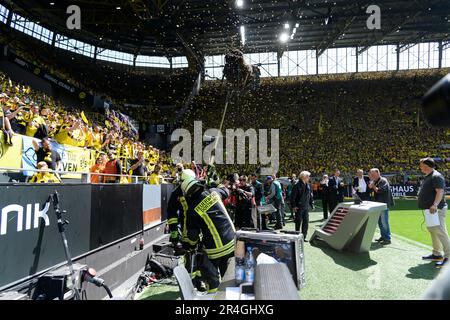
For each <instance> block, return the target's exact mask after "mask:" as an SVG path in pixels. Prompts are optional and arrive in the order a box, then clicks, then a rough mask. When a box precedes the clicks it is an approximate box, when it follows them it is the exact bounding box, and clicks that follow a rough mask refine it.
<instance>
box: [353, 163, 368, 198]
mask: <svg viewBox="0 0 450 320" xmlns="http://www.w3.org/2000/svg"><path fill="white" fill-rule="evenodd" d="M369 183H370V179H369V177H367V176H365V175H364V171H362V170H361V169H359V170H358V171H357V172H356V177H355V178H354V179H353V194H355V193H356V194H357V195H358V196H359V197H360V198H361V200H363V201H367V200H370V189H369V187H368V186H369Z"/></svg>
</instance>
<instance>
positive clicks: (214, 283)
mask: <svg viewBox="0 0 450 320" xmlns="http://www.w3.org/2000/svg"><path fill="white" fill-rule="evenodd" d="M181 189H182V191H183V194H184V197H185V199H186V203H187V205H188V210H187V215H186V217H187V222H186V228H187V229H186V235H187V238H188V239H189V243H191V244H198V245H200V246H201V247H202V250H203V251H204V252H205V253H206V256H207V257H208V260H209V262H210V263H209V265H207V266H203V268H204V269H208V270H209V272H208V275H205V277H208V279H207V284H208V285H209V288H208V292H216V291H217V289H218V287H219V285H220V280H219V279H220V277H219V275H220V276H221V277H223V276H224V274H225V272H226V270H227V268H228V259H229V258H231V257H233V256H234V247H235V241H234V236H235V229H234V225H233V222H232V221H231V218H230V216H229V215H228V212H227V210H226V209H225V206H224V205H223V202H222V200H224V199H226V198H228V197H229V195H230V193H229V191H228V188H226V187H224V186H223V185H219V186H217V188H210V189H207V188H206V186H205V185H204V184H202V183H201V182H200V181H198V180H197V179H196V178H195V177H191V176H189V177H186V179H184V180H183V182H182V184H181Z"/></svg>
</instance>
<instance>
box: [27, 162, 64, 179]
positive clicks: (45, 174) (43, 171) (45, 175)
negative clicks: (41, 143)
mask: <svg viewBox="0 0 450 320" xmlns="http://www.w3.org/2000/svg"><path fill="white" fill-rule="evenodd" d="M37 168H38V170H39V171H38V172H36V173H35V174H34V175H33V176H32V177H31V178H30V180H29V181H28V182H29V183H60V182H61V180H60V179H59V178H58V177H57V176H56V175H55V174H54V173H52V172H49V169H48V166H47V163H46V162H45V161H41V162H39V163H38V164H37Z"/></svg>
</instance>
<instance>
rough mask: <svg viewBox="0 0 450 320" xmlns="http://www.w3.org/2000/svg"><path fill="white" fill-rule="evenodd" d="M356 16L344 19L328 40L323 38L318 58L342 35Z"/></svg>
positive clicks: (318, 50)
mask: <svg viewBox="0 0 450 320" xmlns="http://www.w3.org/2000/svg"><path fill="white" fill-rule="evenodd" d="M355 19H356V16H353V17H351V18H350V19H347V20H345V21H344V23H343V26H342V27H337V30H336V31H335V32H334V33H333V35H332V36H331V37H330V38H329V39H328V41H325V40H323V41H322V42H321V43H320V44H319V46H318V47H317V58H319V57H320V56H321V55H322V54H323V53H324V52H325V50H327V49H328V48H329V47H330V46H331V45H332V44H333V43H334V42H335V41H336V40H337V39H338V38H339V36H340V35H342V34H343V33H344V32H345V31H346V30H347V29H348V28H349V27H350V26H351V24H352V23H353V21H355Z"/></svg>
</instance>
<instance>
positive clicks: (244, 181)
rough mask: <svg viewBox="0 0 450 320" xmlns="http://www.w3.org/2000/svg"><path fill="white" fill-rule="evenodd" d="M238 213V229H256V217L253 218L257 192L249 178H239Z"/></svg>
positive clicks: (237, 192) (237, 193) (236, 214)
mask: <svg viewBox="0 0 450 320" xmlns="http://www.w3.org/2000/svg"><path fill="white" fill-rule="evenodd" d="M235 193H236V213H235V216H236V217H235V225H236V227H237V228H239V229H241V228H256V225H255V222H256V217H252V207H253V198H254V196H255V190H254V189H253V186H252V185H251V184H249V183H248V178H247V176H241V177H239V185H237V186H236V191H235Z"/></svg>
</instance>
